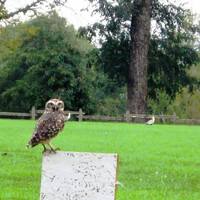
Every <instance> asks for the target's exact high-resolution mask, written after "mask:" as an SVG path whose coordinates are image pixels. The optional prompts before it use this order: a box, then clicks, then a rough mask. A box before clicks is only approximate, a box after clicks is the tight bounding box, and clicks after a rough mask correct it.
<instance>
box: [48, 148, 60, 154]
mask: <svg viewBox="0 0 200 200" xmlns="http://www.w3.org/2000/svg"><path fill="white" fill-rule="evenodd" d="M56 151H60V148H56V149H53V148H51V150H50V152H54V153H56Z"/></svg>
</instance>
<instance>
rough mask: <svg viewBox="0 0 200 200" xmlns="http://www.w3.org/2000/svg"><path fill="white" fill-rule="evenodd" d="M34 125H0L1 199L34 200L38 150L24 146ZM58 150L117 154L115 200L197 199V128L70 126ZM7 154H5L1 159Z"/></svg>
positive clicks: (199, 135) (199, 149)
mask: <svg viewBox="0 0 200 200" xmlns="http://www.w3.org/2000/svg"><path fill="white" fill-rule="evenodd" d="M35 123H36V121H31V120H30V121H29V120H0V200H38V199H39V194H40V179H41V162H42V153H41V152H42V150H43V148H42V146H41V145H39V146H37V147H35V148H31V149H29V150H26V149H25V145H26V143H27V142H28V140H29V139H30V137H31V134H32V131H33V128H34V126H35ZM52 144H53V145H54V146H55V147H60V148H61V150H62V151H75V152H101V153H118V154H119V171H118V180H119V181H120V182H121V183H122V184H123V185H124V187H122V186H120V185H119V186H118V191H117V200H135V199H137V200H144V199H145V200H160V199H166V200H177V199H180V200H185V199H187V200H188V199H191V200H198V199H200V127H198V126H177V125H175V126H171V125H153V126H145V125H141V124H125V123H95V122H81V123H80V122H68V123H67V124H66V127H65V129H64V131H63V132H62V133H60V134H59V135H58V137H57V138H55V139H54V140H53V141H52ZM5 153H7V155H5Z"/></svg>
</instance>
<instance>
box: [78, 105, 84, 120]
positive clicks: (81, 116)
mask: <svg viewBox="0 0 200 200" xmlns="http://www.w3.org/2000/svg"><path fill="white" fill-rule="evenodd" d="M78 118H79V119H78V121H79V122H82V121H83V111H82V109H81V108H79V114H78Z"/></svg>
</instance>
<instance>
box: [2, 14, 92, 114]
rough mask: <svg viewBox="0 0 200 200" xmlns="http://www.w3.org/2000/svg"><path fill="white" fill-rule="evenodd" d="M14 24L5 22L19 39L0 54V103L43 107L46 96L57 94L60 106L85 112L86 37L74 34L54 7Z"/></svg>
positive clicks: (87, 78)
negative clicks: (47, 11)
mask: <svg viewBox="0 0 200 200" xmlns="http://www.w3.org/2000/svg"><path fill="white" fill-rule="evenodd" d="M18 26H21V27H22V28H20V29H18ZM18 26H10V27H8V28H9V29H10V34H13V35H14V36H16V35H17V37H18V38H20V40H19V41H18V42H19V45H18V46H17V47H16V48H13V49H12V50H10V51H8V52H6V53H3V54H1V58H2V60H1V62H0V66H1V68H0V70H1V73H0V80H1V82H0V109H1V110H5V111H29V110H30V109H31V106H33V105H35V106H36V108H43V107H44V103H45V102H46V101H47V100H48V99H50V98H54V97H56V96H60V97H61V98H62V99H63V101H64V102H65V105H66V109H73V110H77V109H78V108H83V109H84V111H86V112H91V108H90V107H89V105H90V106H91V104H92V103H91V104H88V102H91V101H92V100H91V99H92V97H91V94H90V93H91V89H90V88H93V87H92V82H91V77H92V76H93V72H92V70H91V69H90V68H87V64H88V59H87V55H88V54H89V53H90V51H92V49H93V47H92V46H91V45H90V42H89V41H88V40H86V39H84V38H78V37H77V32H76V31H75V30H74V28H73V26H71V25H67V24H66V20H65V19H64V18H61V17H59V16H58V15H57V14H56V13H55V12H51V13H49V14H48V15H41V16H38V17H37V18H35V19H33V20H30V21H27V22H25V23H22V24H20V25H18ZM31 29H32V30H33V31H32V32H30V30H31ZM27 30H29V31H27ZM14 36H13V38H14ZM2 37H3V36H2Z"/></svg>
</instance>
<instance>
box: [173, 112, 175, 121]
mask: <svg viewBox="0 0 200 200" xmlns="http://www.w3.org/2000/svg"><path fill="white" fill-rule="evenodd" d="M175 123H176V113H175V112H174V114H173V124H175Z"/></svg>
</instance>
